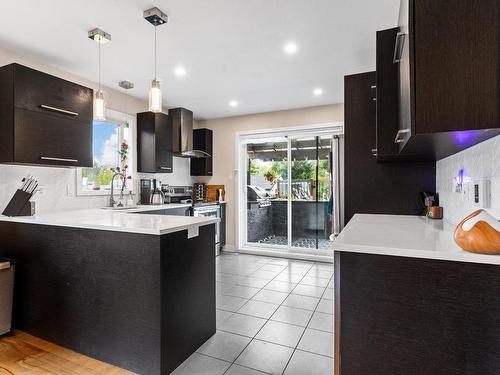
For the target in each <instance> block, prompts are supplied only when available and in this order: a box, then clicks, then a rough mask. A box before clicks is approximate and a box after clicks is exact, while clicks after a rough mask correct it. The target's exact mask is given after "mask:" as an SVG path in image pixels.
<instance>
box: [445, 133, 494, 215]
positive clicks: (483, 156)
mask: <svg viewBox="0 0 500 375" xmlns="http://www.w3.org/2000/svg"><path fill="white" fill-rule="evenodd" d="M460 170H463V171H464V175H465V177H466V179H471V180H477V179H485V178H486V179H489V180H490V182H491V204H490V207H488V208H487V209H488V210H489V211H490V212H491V213H492V214H493V215H494V216H496V217H497V218H500V136H497V137H495V138H492V139H489V140H487V141H485V142H482V143H480V144H478V145H476V146H473V147H471V148H468V149H466V150H464V151H462V152H459V153H457V154H455V155H452V156H449V157H447V158H445V159H442V160H439V161H438V162H437V163H436V186H437V190H438V192H439V198H440V204H441V206H443V215H444V217H445V219H446V220H448V221H449V222H451V223H454V224H458V223H459V222H460V221H461V220H462V219H463V218H464V217H466V216H467V215H468V214H470V213H471V212H473V211H475V210H476V209H478V207H477V206H475V205H474V203H473V200H472V199H467V198H462V194H461V193H459V192H454V191H452V186H453V179H454V178H455V177H456V176H457V175H458V174H459V171H460ZM470 196H471V197H472V194H470Z"/></svg>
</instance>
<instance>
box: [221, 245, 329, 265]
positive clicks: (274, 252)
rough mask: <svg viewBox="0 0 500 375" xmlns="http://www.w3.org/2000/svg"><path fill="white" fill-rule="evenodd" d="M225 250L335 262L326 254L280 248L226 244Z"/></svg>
mask: <svg viewBox="0 0 500 375" xmlns="http://www.w3.org/2000/svg"><path fill="white" fill-rule="evenodd" d="M223 252H225V253H239V254H252V255H261V256H270V257H275V258H286V259H297V260H307V261H310V262H325V263H333V257H330V256H326V255H314V254H296V253H287V252H283V251H279V250H271V249H260V248H259V249H252V248H244V249H238V248H236V246H234V245H226V246H224V248H223Z"/></svg>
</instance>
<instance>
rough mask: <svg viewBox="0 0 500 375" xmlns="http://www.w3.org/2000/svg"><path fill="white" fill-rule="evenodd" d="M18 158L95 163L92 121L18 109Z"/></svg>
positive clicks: (80, 164)
mask: <svg viewBox="0 0 500 375" xmlns="http://www.w3.org/2000/svg"><path fill="white" fill-rule="evenodd" d="M14 133H15V143H14V162H15V163H28V164H46V165H65V166H73V167H92V164H93V161H92V123H91V122H81V121H68V120H67V119H66V118H62V117H60V116H56V115H53V114H46V113H40V112H34V111H28V110H25V109H18V108H16V110H15V120H14Z"/></svg>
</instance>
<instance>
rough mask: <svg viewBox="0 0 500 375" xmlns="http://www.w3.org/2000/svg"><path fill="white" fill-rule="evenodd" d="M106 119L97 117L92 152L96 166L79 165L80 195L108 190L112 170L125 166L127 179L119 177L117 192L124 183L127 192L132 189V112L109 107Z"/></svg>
mask: <svg viewBox="0 0 500 375" xmlns="http://www.w3.org/2000/svg"><path fill="white" fill-rule="evenodd" d="M106 118H107V120H106V121H94V123H93V142H92V152H93V158H94V166H93V168H79V169H78V172H77V194H78V195H102V194H109V191H110V189H111V179H112V177H113V174H114V172H113V170H112V169H116V168H117V167H120V169H121V170H123V167H125V166H127V168H126V175H127V176H130V177H129V178H127V179H126V180H125V181H124V180H122V179H120V178H118V177H116V178H115V181H114V186H113V187H114V189H115V192H116V193H117V194H119V193H120V192H121V189H122V187H123V188H124V192H125V193H127V194H128V193H129V192H131V191H132V192H133V190H134V189H133V186H134V180H133V177H134V172H133V171H134V165H133V164H134V160H133V159H134V158H133V147H132V145H133V142H132V130H133V125H134V124H135V122H134V118H133V116H130V115H127V114H124V113H120V112H116V111H112V110H107V111H106ZM124 182H125V184H124V185H123V183H124Z"/></svg>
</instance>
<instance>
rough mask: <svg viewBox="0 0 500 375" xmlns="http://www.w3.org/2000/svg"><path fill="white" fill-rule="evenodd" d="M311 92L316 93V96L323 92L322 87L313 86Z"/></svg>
mask: <svg viewBox="0 0 500 375" xmlns="http://www.w3.org/2000/svg"><path fill="white" fill-rule="evenodd" d="M313 94H314V95H316V96H320V95H321V94H323V89H322V88H320V87H318V88H315V89H314V90H313Z"/></svg>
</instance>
